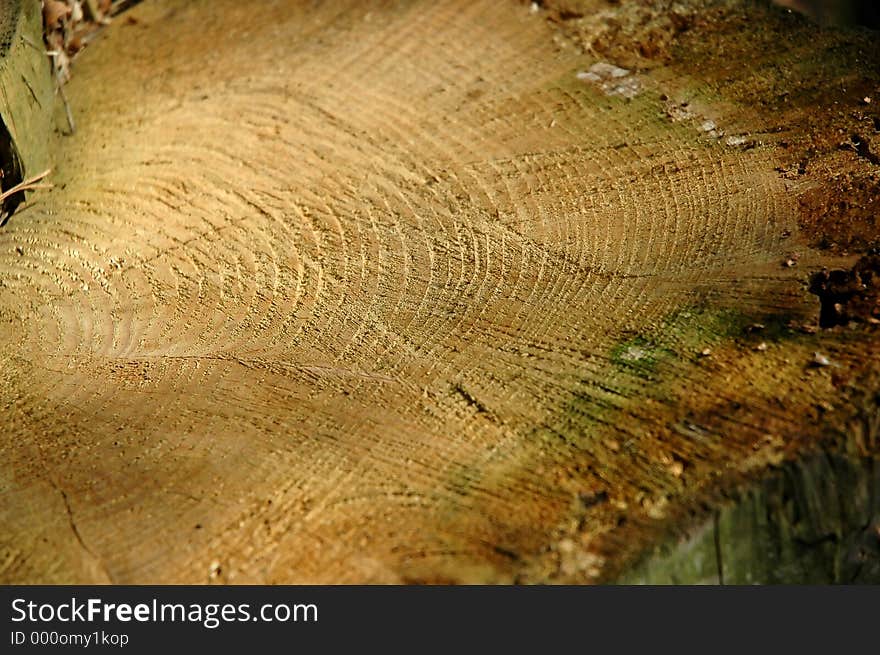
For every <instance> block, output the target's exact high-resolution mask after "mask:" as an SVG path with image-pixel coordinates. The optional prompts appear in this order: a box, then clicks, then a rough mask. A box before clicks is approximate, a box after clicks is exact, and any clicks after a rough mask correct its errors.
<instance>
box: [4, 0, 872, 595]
mask: <svg viewBox="0 0 880 655" xmlns="http://www.w3.org/2000/svg"><path fill="white" fill-rule="evenodd" d="M878 62H880V57H878V40H877V37H876V35H875V34H871V33H867V32H864V33H863V32H833V31H822V30H820V29H819V28H817V27H815V26H812V25H811V24H809V23H808V22H806V20H804V19H803V18H800V17H798V16H796V15H794V14H791V13H787V12H785V11H783V10H781V9H779V8H774V7H771V6H770V5H768V4H761V3H736V2H711V3H710V2H699V1H691V2H677V3H674V5H672V6H671V7H670V6H669V3H666V2H653V3H652V2H644V3H619V4H618V3H611V2H604V1H601V0H591V1H584V2H542V3H533V4H530V3H519V2H509V3H500V2H495V1H489V0H471V1H463V0H462V1H456V0H444V1H440V2H417V1H412V2H390V1H388V2H379V1H376V2H361V1H357V2H356V1H354V0H351V1H347V2H346V1H342V0H340V1H339V2H328V3H317V4H316V3H312V2H300V1H296V0H286V1H283V2H278V3H273V4H271V5H270V4H269V3H267V4H266V5H265V6H264V5H255V4H254V3H242V2H239V1H237V0H212V1H211V2H208V1H207V0H196V1H191V2H184V1H183V0H155V1H152V2H148V3H143V4H139V5H138V6H137V7H136V8H134V9H133V10H131V11H130V12H128V13H126V14H125V15H124V16H122V17H120V18H119V19H117V20H115V21H114V23H113V24H112V25H111V26H109V27H108V28H107V30H106V34H105V36H103V37H102V38H100V39H98V40H96V41H95V42H94V43H93V45H91V46H90V47H89V48H88V49H87V50H86V51H85V52H84V53H83V54H82V55H80V56H79V58H78V59H77V61H76V68H75V74H74V75H73V79H72V81H71V83H70V84H69V85H68V87H67V97H68V98H69V100H70V104H71V106H72V107H73V109H74V111H76V112H77V132H76V134H75V135H72V136H66V137H62V136H60V135H55V136H54V137H53V138H54V141H53V151H54V152H55V153H56V161H55V162H54V170H55V173H54V174H53V182H54V183H55V185H56V186H55V189H53V190H51V191H40V192H39V195H37V196H35V199H36V201H35V202H34V203H32V204H31V205H30V206H28V207H26V208H25V209H24V210H21V211H19V212H18V213H16V214H15V215H14V216H13V217H12V219H11V220H10V221H9V223H8V224H7V226H6V227H5V228H4V229H3V230H2V231H0V323H2V331H0V357H2V362H3V365H2V369H0V406H2V408H3V410H2V420H3V423H2V428H0V434H2V439H0V490H2V495H3V497H2V503H0V581H3V582H41V583H50V582H51V583H64V582H114V583H204V582H231V583H282V582H283V583H303V582H310V583H353V582H578V583H580V582H597V581H607V580H613V579H618V578H619V576H621V575H622V574H623V573H624V572H625V571H627V570H630V567H631V566H632V565H633V563H634V562H636V561H638V560H639V559H640V558H642V557H643V556H644V555H645V553H647V552H651V551H652V550H653V549H654V548H655V547H656V546H657V545H658V544H661V543H664V542H665V541H666V540H668V539H670V538H675V537H676V536H678V535H681V534H684V533H686V532H687V531H688V530H689V529H690V528H692V527H693V526H698V525H701V524H703V522H704V521H706V520H710V521H711V520H712V517H713V516H715V515H718V512H719V511H720V510H719V507H722V506H723V505H724V504H725V503H726V502H728V499H729V498H730V497H732V496H733V495H735V492H736V490H737V489H739V488H741V487H742V485H747V484H749V483H751V482H754V481H759V480H762V479H765V478H767V476H768V475H771V474H772V471H773V469H774V467H779V466H783V467H784V466H788V465H789V464H790V463H791V462H795V461H807V460H806V459H804V458H808V457H815V456H817V455H816V454H815V453H816V452H817V451H820V452H823V453H832V454H833V456H834V457H838V456H841V457H842V456H844V455H845V454H847V453H852V455H853V457H856V458H857V460H858V461H859V462H865V461H869V462H870V461H873V459H874V458H876V456H877V453H878V450H880V439H878V437H877V425H878V422H877V420H876V417H877V411H878V404H877V391H878V389H880V384H878V382H877V380H878V378H877V372H878V371H877V369H878V360H877V357H876V354H877V352H878V343H880V340H878V331H877V327H876V324H875V323H876V321H877V316H876V312H875V309H876V296H872V295H871V294H872V293H873V292H872V291H871V288H872V287H870V286H869V285H868V284H867V282H866V281H870V280H869V277H870V275H871V274H872V273H871V271H872V270H873V269H872V265H870V262H869V263H867V264H866V263H865V262H866V261H868V260H862V264H860V268H859V267H857V269H854V268H853V266H854V265H855V264H856V261H857V260H859V258H860V256H861V255H862V254H863V253H866V252H867V251H868V250H869V249H870V248H872V247H876V246H878V245H880V231H878V228H877V224H876V216H877V213H876V210H877V208H878V204H880V199H878V198H880V194H878V170H880V168H878V164H877V162H876V161H875V160H874V156H875V155H876V154H877V153H880V136H877V134H878V132H880V113H878V107H880V86H878V82H880V71H878ZM4 88H5V87H4ZM4 118H5V115H4ZM823 269H829V270H840V271H844V270H847V271H853V270H856V272H854V273H850V274H849V275H850V277H846V275H844V274H843V273H841V274H839V275H837V274H835V275H837V277H840V276H843V278H846V279H847V280H850V279H855V278H854V277H853V276H856V277H858V279H859V280H862V281H863V282H866V284H865V286H864V288H861V287H860V288H859V289H857V290H854V291H852V294H851V295H850V296H846V303H848V304H847V307H846V308H844V307H841V310H840V311H841V312H843V313H841V314H835V316H838V315H840V316H842V315H844V313H845V315H846V316H847V317H848V318H847V320H846V321H843V322H844V323H846V324H844V325H842V324H835V325H833V326H828V327H825V326H820V325H819V315H820V305H821V300H820V298H819V297H818V296H816V295H814V294H813V293H811V291H810V288H811V282H810V280H811V276H813V275H816V274H819V275H821V271H822V270H823ZM876 273H877V272H876V271H875V272H874V274H876ZM829 276H831V274H830V273H829ZM837 277H835V278H834V279H835V280H836V279H837ZM843 278H841V279H843ZM817 280H818V278H817ZM822 280H825V281H822ZM822 280H819V281H814V283H813V288H814V290H815V289H816V288H819V287H821V288H822V289H826V290H827V289H831V288H832V287H833V288H834V289H837V288H838V287H836V286H834V285H833V284H832V281H831V280H832V278H831V277H828V278H827V280H826V279H825V278H822ZM835 284H836V283H835ZM817 285H818V286H817ZM821 285H824V286H821ZM843 292H844V291H841V293H843ZM847 292H848V291H847ZM872 299H873V300H872ZM872 303H873V304H872ZM832 304H834V303H832ZM838 304H839V303H838ZM865 468H866V470H873V469H871V467H870V465H868V464H865ZM771 477H772V475H771ZM793 488H800V487H793ZM873 493H874V494H876V493H878V492H877V490H874V491H873ZM842 502H843V501H842ZM865 502H866V503H867V504H866V505H865V506H866V507H870V506H872V505H870V502H869V501H865ZM873 506H876V505H873ZM725 516H726V515H725ZM748 524H749V522H748V521H747V520H745V519H743V520H742V521H740V523H735V522H734V521H733V520H731V521H729V522H727V523H725V524H724V525H725V526H727V525H748ZM725 529H726V528H725ZM639 570H642V569H639ZM866 570H867V569H866ZM872 570H874V569H872Z"/></svg>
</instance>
